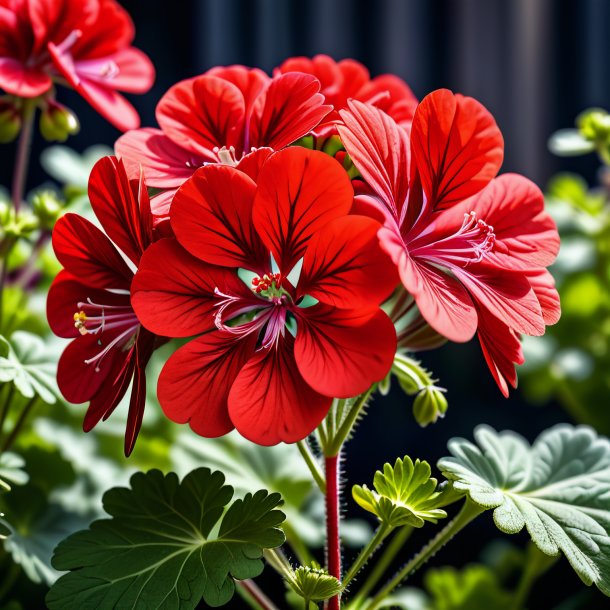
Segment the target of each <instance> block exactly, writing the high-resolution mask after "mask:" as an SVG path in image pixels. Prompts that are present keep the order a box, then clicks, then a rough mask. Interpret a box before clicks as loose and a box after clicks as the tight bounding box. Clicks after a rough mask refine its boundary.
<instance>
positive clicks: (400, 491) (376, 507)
mask: <svg viewBox="0 0 610 610" xmlns="http://www.w3.org/2000/svg"><path fill="white" fill-rule="evenodd" d="M373 485H374V487H375V490H374V491H373V490H371V489H369V488H368V487H367V486H366V485H362V486H361V485H354V487H353V489H352V495H353V496H354V500H356V502H357V503H358V504H359V505H360V506H361V507H362V508H364V510H368V511H369V512H371V513H373V514H374V515H376V516H377V518H378V519H379V520H380V521H381V522H382V523H384V524H385V525H388V526H390V527H399V526H402V525H411V526H413V527H422V526H423V525H424V523H425V522H426V521H429V522H431V523H436V522H437V521H438V520H439V519H443V518H444V517H446V516H447V513H446V512H445V511H444V510H441V509H440V508H439V506H440V504H439V498H440V496H441V494H440V493H439V492H437V491H436V479H433V478H431V477H430V465H429V464H428V462H420V461H419V460H415V462H413V461H412V460H411V458H410V457H409V456H405V458H404V459H402V460H401V459H400V458H398V459H397V460H396V462H395V463H394V466H391V465H390V464H385V465H384V467H383V472H381V471H379V470H378V471H377V472H376V473H375V477H374V479H373Z"/></svg>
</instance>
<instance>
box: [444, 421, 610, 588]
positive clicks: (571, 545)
mask: <svg viewBox="0 0 610 610" xmlns="http://www.w3.org/2000/svg"><path fill="white" fill-rule="evenodd" d="M475 439H476V441H477V443H478V446H477V445H474V444H472V443H470V442H469V441H467V440H464V439H459V438H458V439H452V440H451V441H450V442H449V450H450V452H451V454H452V455H453V457H448V458H443V459H442V460H440V462H439V468H440V469H441V471H442V472H443V474H444V475H445V476H446V477H447V478H448V479H451V480H452V481H453V486H454V488H456V489H457V490H460V491H463V492H465V493H467V494H468V495H469V496H470V498H471V499H472V500H473V501H474V502H476V503H477V504H479V505H480V506H482V507H485V508H489V509H491V508H493V509H495V510H494V513H493V515H494V521H495V523H496V525H497V527H498V528H499V529H500V530H501V531H503V532H505V533H508V534H515V533H517V532H519V531H521V530H522V529H523V527H526V528H527V531H528V532H529V534H530V536H531V538H532V541H533V542H534V544H536V546H537V547H538V548H539V549H540V550H541V551H542V552H543V553H546V554H547V555H559V553H560V552H563V553H564V555H565V556H566V557H567V559H568V561H569V562H570V564H571V565H572V567H573V568H574V570H575V571H576V573H577V574H578V575H579V576H580V578H581V579H582V581H583V582H584V583H585V584H587V585H591V584H592V583H595V585H596V586H597V587H598V588H599V589H600V590H601V591H602V592H603V593H604V594H606V595H610V442H608V440H607V439H604V438H600V437H598V436H597V435H596V433H595V432H594V431H593V430H592V429H591V428H588V427H584V426H578V427H574V426H570V425H567V424H563V425H559V426H555V427H554V428H551V429H550V430H547V431H545V432H543V433H542V434H541V435H540V436H539V437H538V439H537V440H536V441H535V442H534V444H533V445H532V446H530V445H529V444H528V443H527V442H526V441H525V440H524V439H523V438H521V437H520V436H518V435H517V434H515V433H514V432H502V433H500V434H499V433H497V432H496V431H495V430H493V429H492V428H489V427H488V426H479V427H478V428H477V429H476V430H475Z"/></svg>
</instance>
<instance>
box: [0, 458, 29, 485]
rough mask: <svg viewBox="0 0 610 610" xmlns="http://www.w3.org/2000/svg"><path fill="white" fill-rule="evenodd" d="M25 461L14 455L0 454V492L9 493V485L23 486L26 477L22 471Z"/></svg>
mask: <svg viewBox="0 0 610 610" xmlns="http://www.w3.org/2000/svg"><path fill="white" fill-rule="evenodd" d="M24 465H25V461H24V460H23V458H22V457H21V456H19V455H17V454H15V453H0V491H10V489H11V486H10V483H14V484H15V485H24V484H25V483H27V482H28V479H29V477H28V475H27V473H26V472H25V471H24V470H23V466H24Z"/></svg>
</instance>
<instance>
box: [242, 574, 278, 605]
mask: <svg viewBox="0 0 610 610" xmlns="http://www.w3.org/2000/svg"><path fill="white" fill-rule="evenodd" d="M235 582H236V583H237V585H238V587H239V588H240V589H241V590H242V592H244V593H245V594H246V597H247V598H248V600H249V601H251V602H254V604H255V605H252V604H251V605H252V607H253V608H257V609H258V610H279V609H278V607H277V606H276V605H275V604H274V603H273V602H272V601H271V600H270V599H269V598H268V597H267V596H266V595H265V594H264V593H263V591H261V589H260V588H259V586H258V585H257V584H256V583H255V582H254V581H253V580H250V579H247V580H236V581H235Z"/></svg>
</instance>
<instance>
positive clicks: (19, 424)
mask: <svg viewBox="0 0 610 610" xmlns="http://www.w3.org/2000/svg"><path fill="white" fill-rule="evenodd" d="M37 402H38V396H37V395H34V396H33V397H32V398H31V399H30V401H29V402H28V403H27V404H26V405H25V407H23V409H22V411H21V413H20V414H19V418H18V419H17V421H16V422H15V425H14V426H13V429H12V431H11V433H10V434H9V436H8V438H7V439H6V440H5V441H4V442H3V443H2V447H0V453H4V452H5V451H8V450H9V449H10V448H11V447H12V446H13V443H14V442H15V441H16V440H17V437H18V436H19V433H20V432H21V430H22V428H23V425H24V424H25V422H26V420H27V418H28V415H29V414H30V411H31V410H32V408H33V407H34V405H35V404H36V403H37Z"/></svg>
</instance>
